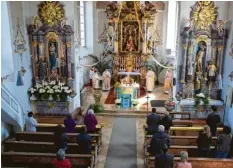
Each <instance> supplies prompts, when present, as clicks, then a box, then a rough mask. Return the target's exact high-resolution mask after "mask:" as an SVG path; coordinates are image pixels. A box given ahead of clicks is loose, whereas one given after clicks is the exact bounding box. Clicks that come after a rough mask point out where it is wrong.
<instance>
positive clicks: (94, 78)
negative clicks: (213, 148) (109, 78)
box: [92, 71, 101, 89]
mask: <svg viewBox="0 0 233 168" xmlns="http://www.w3.org/2000/svg"><path fill="white" fill-rule="evenodd" d="M100 80H101V77H100V76H99V74H98V72H97V71H96V72H95V73H94V74H93V75H92V86H93V88H94V89H99V88H100Z"/></svg>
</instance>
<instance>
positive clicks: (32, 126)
mask: <svg viewBox="0 0 233 168" xmlns="http://www.w3.org/2000/svg"><path fill="white" fill-rule="evenodd" d="M25 125H26V131H28V132H36V127H37V125H38V123H37V121H36V119H34V118H33V112H31V111H30V112H29V113H28V118H27V119H26V121H25Z"/></svg>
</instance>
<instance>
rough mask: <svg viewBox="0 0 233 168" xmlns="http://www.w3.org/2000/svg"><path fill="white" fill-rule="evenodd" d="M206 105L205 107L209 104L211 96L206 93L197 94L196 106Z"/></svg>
mask: <svg viewBox="0 0 233 168" xmlns="http://www.w3.org/2000/svg"><path fill="white" fill-rule="evenodd" d="M200 105H201V106H204V107H205V108H206V107H207V106H208V105H209V97H208V96H207V95H205V94H204V93H199V94H196V96H195V107H198V106H200Z"/></svg>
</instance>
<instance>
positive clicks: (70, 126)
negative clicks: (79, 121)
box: [64, 114, 76, 133]
mask: <svg viewBox="0 0 233 168" xmlns="http://www.w3.org/2000/svg"><path fill="white" fill-rule="evenodd" d="M64 125H65V131H66V133H75V126H76V123H75V121H74V119H73V118H72V115H71V114H68V115H67V118H66V119H65V120H64Z"/></svg>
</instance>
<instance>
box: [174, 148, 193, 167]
mask: <svg viewBox="0 0 233 168" xmlns="http://www.w3.org/2000/svg"><path fill="white" fill-rule="evenodd" d="M180 160H181V161H180V162H177V164H176V167H175V168H192V165H191V163H189V162H188V153H187V152H186V151H182V152H180Z"/></svg>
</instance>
